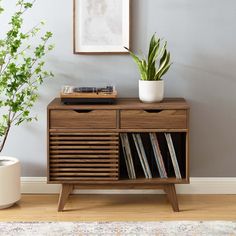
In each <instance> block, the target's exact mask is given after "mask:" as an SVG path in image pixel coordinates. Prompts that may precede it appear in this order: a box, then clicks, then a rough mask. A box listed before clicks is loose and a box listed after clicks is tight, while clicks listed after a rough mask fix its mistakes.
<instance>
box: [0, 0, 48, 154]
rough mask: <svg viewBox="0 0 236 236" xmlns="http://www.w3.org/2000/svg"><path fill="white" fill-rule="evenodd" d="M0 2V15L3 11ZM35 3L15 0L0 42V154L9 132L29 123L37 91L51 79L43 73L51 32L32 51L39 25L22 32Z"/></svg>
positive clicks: (31, 118)
mask: <svg viewBox="0 0 236 236" xmlns="http://www.w3.org/2000/svg"><path fill="white" fill-rule="evenodd" d="M1 2H2V0H0V14H1V13H2V12H3V11H4V9H3V7H2V6H1ZM34 3H35V0H34V1H32V2H27V1H26V0H18V1H17V2H16V7H17V11H16V12H15V13H14V14H13V15H12V17H11V20H10V22H9V25H10V29H9V31H8V32H7V33H6V36H5V38H4V39H0V112H1V113H0V152H1V151H2V150H3V147H4V145H5V142H6V140H7V137H8V134H9V131H10V128H11V127H12V126H13V125H20V124H22V123H23V122H25V121H26V122H30V121H32V120H35V119H36V117H34V116H31V114H30V109H31V108H32V107H33V105H34V104H35V102H36V100H37V98H38V93H37V91H38V87H39V85H41V84H42V83H43V81H44V80H45V79H46V78H49V77H52V76H53V74H52V72H50V71H47V70H45V69H44V66H45V61H44V57H45V56H46V54H47V53H48V52H49V51H51V50H52V49H53V45H51V44H49V40H50V38H51V37H52V33H51V32H46V33H45V34H44V35H43V36H42V37H41V38H40V43H39V44H38V45H37V46H36V47H33V46H32V45H31V44H30V43H29V40H30V39H31V40H32V38H34V37H36V36H38V33H39V32H40V30H41V29H40V25H41V26H42V25H43V23H40V25H36V26H34V27H33V28H32V29H30V30H29V31H27V32H23V30H22V27H23V23H24V18H23V16H24V14H25V13H26V12H27V11H28V10H29V9H31V8H32V7H33V5H34Z"/></svg>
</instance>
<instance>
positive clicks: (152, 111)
mask: <svg viewBox="0 0 236 236" xmlns="http://www.w3.org/2000/svg"><path fill="white" fill-rule="evenodd" d="M144 111H145V112H147V113H159V112H162V111H163V110H160V109H155V110H144Z"/></svg>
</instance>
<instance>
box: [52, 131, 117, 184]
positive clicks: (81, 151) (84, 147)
mask: <svg viewBox="0 0 236 236" xmlns="http://www.w3.org/2000/svg"><path fill="white" fill-rule="evenodd" d="M118 168H119V136H118V134H116V133H50V135H49V181H52V182H53V181H63V182H72V181H78V182H80V181H96V180H97V181H101V180H118V175H119V174H118V173H119V171H118Z"/></svg>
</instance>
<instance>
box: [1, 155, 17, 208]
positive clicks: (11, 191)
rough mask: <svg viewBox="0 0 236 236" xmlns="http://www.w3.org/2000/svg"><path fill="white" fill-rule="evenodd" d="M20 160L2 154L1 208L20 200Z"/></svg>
mask: <svg viewBox="0 0 236 236" xmlns="http://www.w3.org/2000/svg"><path fill="white" fill-rule="evenodd" d="M20 197H21V191H20V162H19V160H18V159H16V158H14V157H6V156H0V209H4V208H8V207H10V206H12V205H13V204H14V203H16V202H17V201H19V200H20Z"/></svg>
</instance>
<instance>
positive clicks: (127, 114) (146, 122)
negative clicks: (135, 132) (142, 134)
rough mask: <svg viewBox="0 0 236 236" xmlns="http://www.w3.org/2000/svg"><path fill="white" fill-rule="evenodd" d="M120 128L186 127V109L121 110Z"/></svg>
mask: <svg viewBox="0 0 236 236" xmlns="http://www.w3.org/2000/svg"><path fill="white" fill-rule="evenodd" d="M120 128H121V129H171V128H172V129H186V128H187V115H186V110H173V109H172V110H157V111H155V110H154V112H150V110H148V111H147V110H121V113H120Z"/></svg>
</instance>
